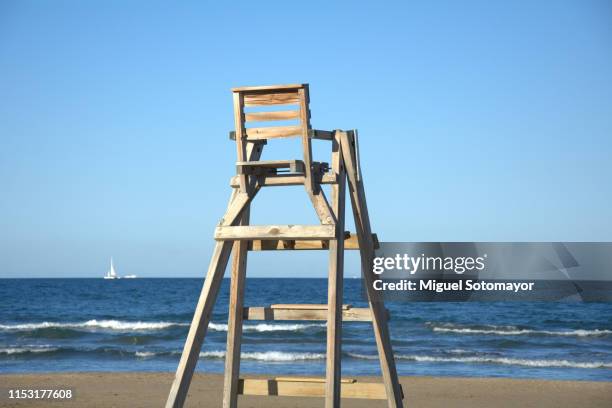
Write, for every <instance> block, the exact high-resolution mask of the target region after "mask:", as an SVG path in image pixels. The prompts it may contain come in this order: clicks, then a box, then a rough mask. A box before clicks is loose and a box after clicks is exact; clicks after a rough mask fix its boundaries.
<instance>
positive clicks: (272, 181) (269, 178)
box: [230, 173, 336, 188]
mask: <svg viewBox="0 0 612 408" xmlns="http://www.w3.org/2000/svg"><path fill="white" fill-rule="evenodd" d="M304 180H305V178H304V176H302V175H299V174H281V175H265V176H263V177H262V178H261V180H260V181H259V186H260V187H275V186H299V185H302V184H304ZM318 182H319V184H335V183H336V175H335V174H331V173H325V174H323V175H322V176H321V178H320V179H319V181H318ZM230 186H231V187H232V188H238V187H240V184H239V176H234V177H232V178H231V179H230Z"/></svg>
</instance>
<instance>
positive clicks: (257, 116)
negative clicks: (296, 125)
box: [244, 110, 300, 122]
mask: <svg viewBox="0 0 612 408" xmlns="http://www.w3.org/2000/svg"><path fill="white" fill-rule="evenodd" d="M299 117H300V112H299V111H296V110H288V111H276V112H246V113H245V114H244V118H245V119H246V121H247V122H268V121H273V120H293V119H298V118H299Z"/></svg>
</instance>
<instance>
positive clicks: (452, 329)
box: [427, 323, 612, 337]
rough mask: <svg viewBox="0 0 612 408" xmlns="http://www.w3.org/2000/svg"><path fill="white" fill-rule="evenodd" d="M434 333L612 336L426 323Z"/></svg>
mask: <svg viewBox="0 0 612 408" xmlns="http://www.w3.org/2000/svg"><path fill="white" fill-rule="evenodd" d="M427 325H428V326H429V327H430V328H431V329H432V330H433V331H434V332H439V333H457V334H492V335H499V336H520V335H540V336H566V337H568V336H569V337H590V336H607V335H610V334H612V330H608V329H592V330H585V329H577V330H534V329H523V328H519V327H516V326H493V325H490V326H489V325H483V326H463V325H458V324H453V323H427Z"/></svg>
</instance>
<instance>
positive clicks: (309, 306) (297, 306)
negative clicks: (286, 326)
mask: <svg viewBox="0 0 612 408" xmlns="http://www.w3.org/2000/svg"><path fill="white" fill-rule="evenodd" d="M328 306H329V305H326V304H324V303H318V304H317V303H276V304H274V305H270V308H271V309H294V310H327V308H328ZM351 307H353V305H341V308H342V310H349V309H350V308H351Z"/></svg>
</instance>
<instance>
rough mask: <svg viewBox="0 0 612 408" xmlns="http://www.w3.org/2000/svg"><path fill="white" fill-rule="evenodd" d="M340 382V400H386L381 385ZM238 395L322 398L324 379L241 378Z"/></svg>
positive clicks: (350, 380) (383, 386) (353, 380)
mask: <svg viewBox="0 0 612 408" xmlns="http://www.w3.org/2000/svg"><path fill="white" fill-rule="evenodd" d="M347 380H348V381H347ZM341 381H342V386H341V387H340V394H341V397H342V398H363V399H382V400H384V399H387V394H386V391H385V385H384V384H382V383H368V382H359V381H357V380H355V379H343V380H341ZM238 394H241V395H277V396H284V397H324V396H325V379H324V378H296V379H288V378H287V377H277V378H273V379H262V378H241V379H240V380H239V381H238Z"/></svg>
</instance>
